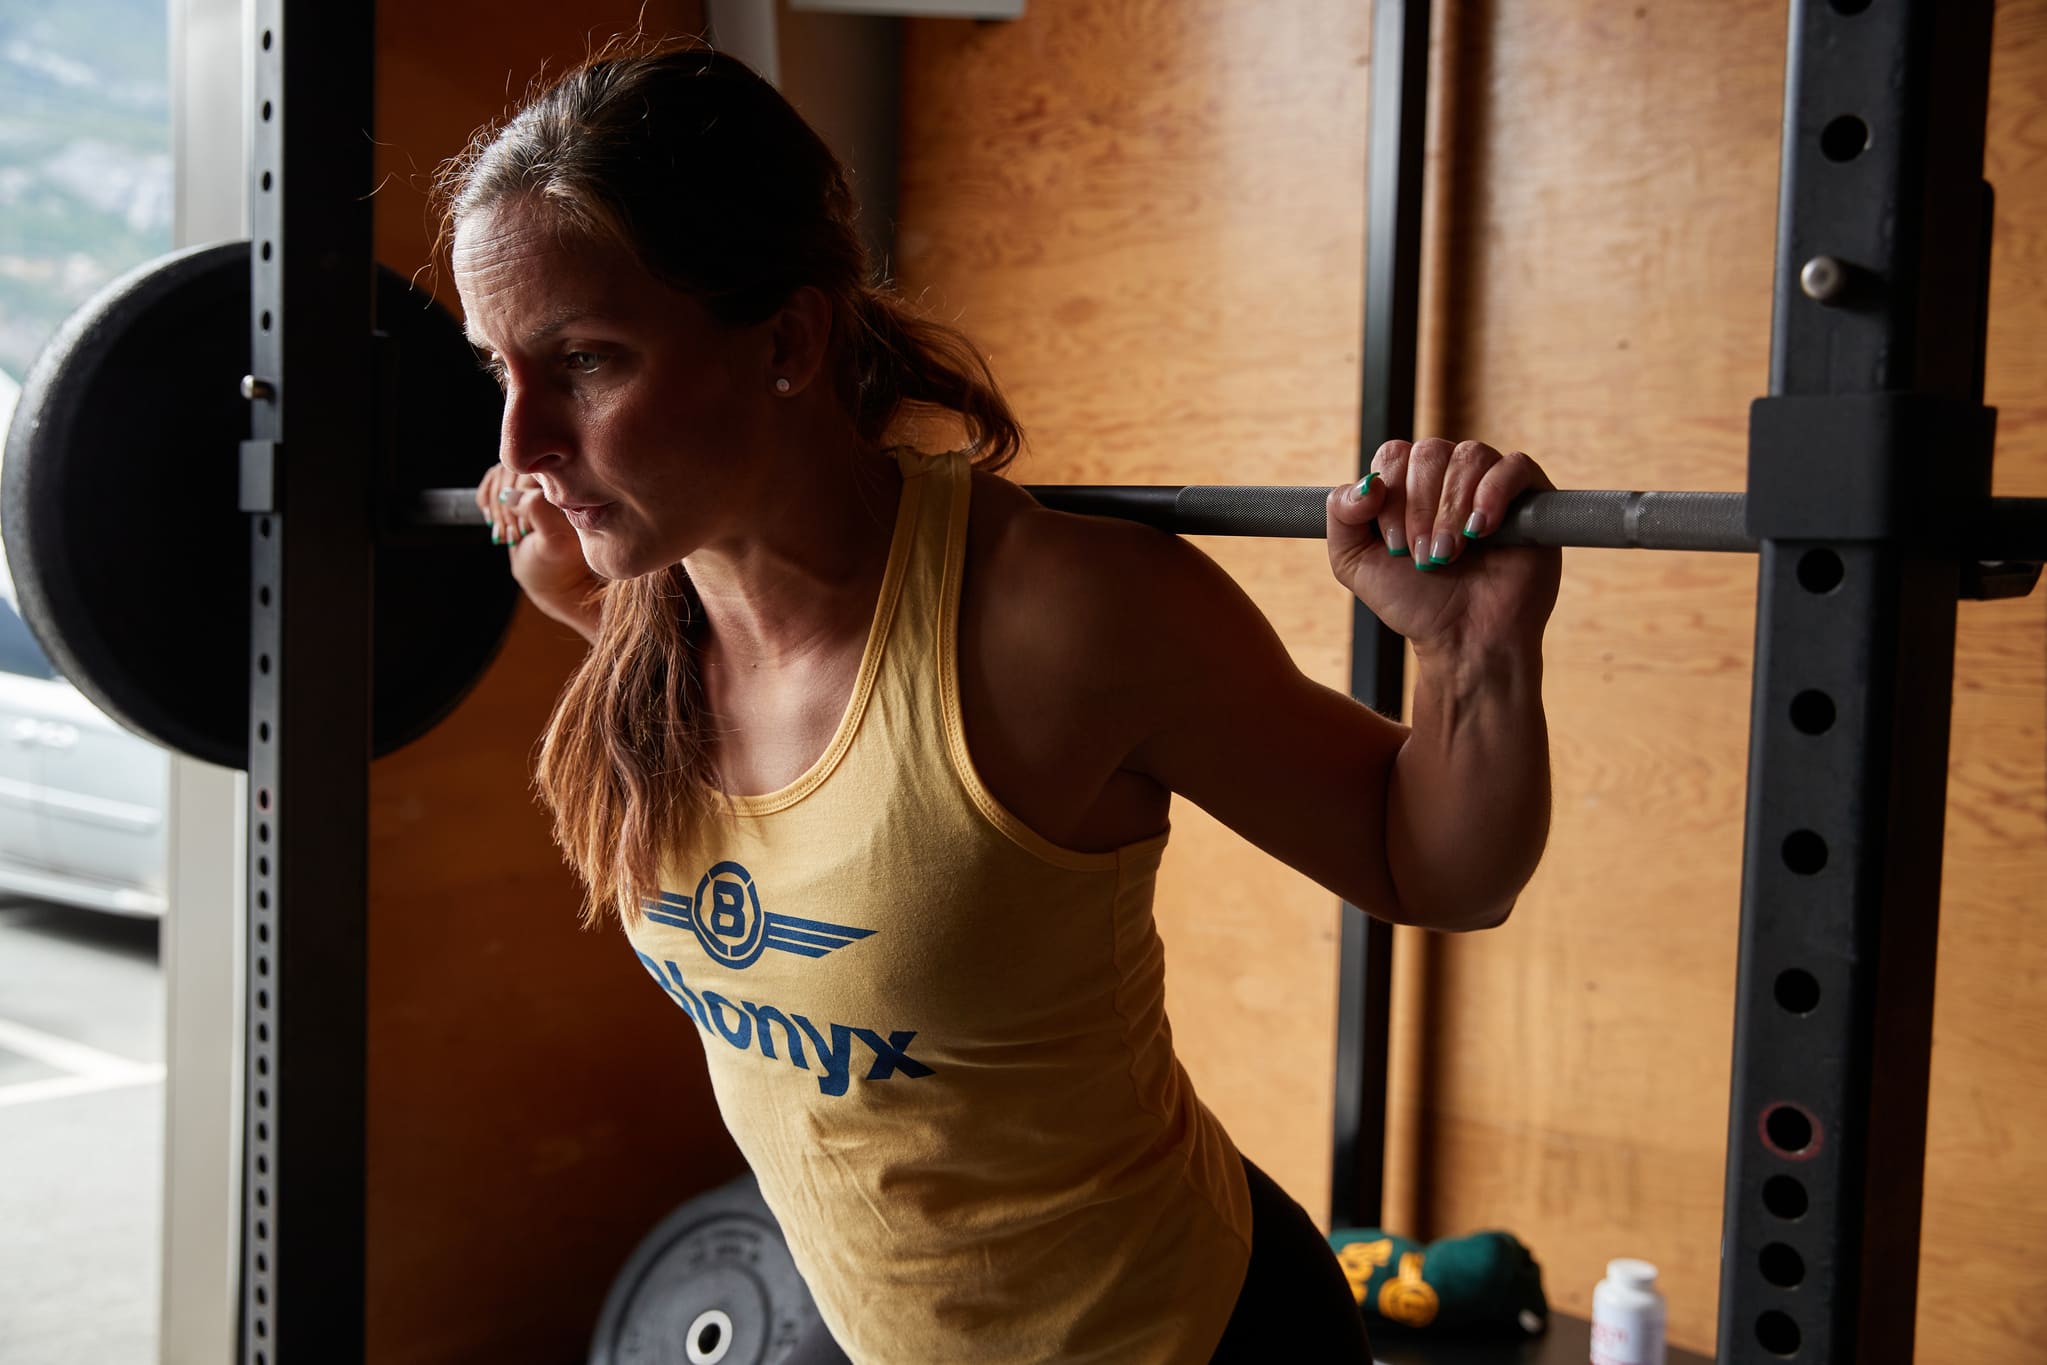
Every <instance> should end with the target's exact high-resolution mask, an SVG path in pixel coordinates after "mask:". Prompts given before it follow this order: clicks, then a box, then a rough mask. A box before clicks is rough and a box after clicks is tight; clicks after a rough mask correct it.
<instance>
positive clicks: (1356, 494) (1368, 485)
mask: <svg viewBox="0 0 2047 1365" xmlns="http://www.w3.org/2000/svg"><path fill="white" fill-rule="evenodd" d="M1378 477H1380V475H1379V471H1378V470H1376V469H1375V470H1373V471H1372V472H1371V473H1369V474H1367V475H1365V477H1364V478H1362V479H1360V480H1358V486H1357V487H1356V488H1354V489H1352V490H1351V497H1353V498H1355V499H1357V500H1358V501H1360V502H1362V501H1363V500H1364V499H1365V498H1366V497H1367V496H1368V495H1370V493H1371V491H1372V480H1374V479H1376V478H1378Z"/></svg>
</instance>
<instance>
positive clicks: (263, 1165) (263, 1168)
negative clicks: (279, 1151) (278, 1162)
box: [256, 1152, 270, 1175]
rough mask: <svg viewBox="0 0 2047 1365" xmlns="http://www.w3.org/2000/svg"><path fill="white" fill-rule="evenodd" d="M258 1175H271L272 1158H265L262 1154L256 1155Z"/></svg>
mask: <svg viewBox="0 0 2047 1365" xmlns="http://www.w3.org/2000/svg"><path fill="white" fill-rule="evenodd" d="M256 1174H257V1175H269V1174H270V1158H269V1157H267V1156H264V1155H263V1154H262V1153H261V1152H258V1153H257V1154H256Z"/></svg>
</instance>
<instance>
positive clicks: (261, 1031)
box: [256, 925, 270, 1142]
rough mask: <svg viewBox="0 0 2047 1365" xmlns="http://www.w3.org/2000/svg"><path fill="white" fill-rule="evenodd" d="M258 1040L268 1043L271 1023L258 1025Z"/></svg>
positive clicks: (260, 1135)
mask: <svg viewBox="0 0 2047 1365" xmlns="http://www.w3.org/2000/svg"><path fill="white" fill-rule="evenodd" d="M264 927H265V928H268V927H269V926H268V925H265V926H264ZM256 1041H257V1042H259V1043H267V1042H269V1041H270V1025H268V1024H258V1025H256ZM262 1138H263V1134H262V1133H260V1132H259V1133H257V1134H256V1139H257V1141H259V1142H260V1141H261V1140H262Z"/></svg>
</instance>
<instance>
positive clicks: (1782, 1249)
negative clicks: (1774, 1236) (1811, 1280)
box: [1756, 1242, 1805, 1289]
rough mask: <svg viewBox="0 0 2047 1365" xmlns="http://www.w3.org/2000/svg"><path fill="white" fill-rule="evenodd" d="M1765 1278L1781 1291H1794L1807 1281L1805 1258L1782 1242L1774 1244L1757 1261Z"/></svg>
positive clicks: (1764, 1250) (1765, 1249) (1766, 1248)
mask: <svg viewBox="0 0 2047 1365" xmlns="http://www.w3.org/2000/svg"><path fill="white" fill-rule="evenodd" d="M1756 1265H1757V1268H1758V1269H1760V1270H1761V1271H1762V1272H1763V1278H1764V1279H1766V1280H1768V1281H1769V1282H1770V1283H1771V1284H1774V1285H1776V1286H1777V1287H1778V1288H1779V1289H1793V1288H1796V1287H1797V1286H1798V1284H1799V1283H1800V1282H1801V1281H1802V1280H1804V1279H1805V1258H1804V1257H1803V1256H1800V1255H1799V1254H1798V1253H1797V1252H1796V1251H1794V1250H1793V1249H1792V1248H1790V1247H1788V1246H1786V1245H1784V1243H1782V1242H1772V1243H1770V1244H1769V1245H1768V1246H1766V1247H1764V1248H1763V1252H1762V1255H1761V1256H1759V1257H1758V1258H1757V1259H1756Z"/></svg>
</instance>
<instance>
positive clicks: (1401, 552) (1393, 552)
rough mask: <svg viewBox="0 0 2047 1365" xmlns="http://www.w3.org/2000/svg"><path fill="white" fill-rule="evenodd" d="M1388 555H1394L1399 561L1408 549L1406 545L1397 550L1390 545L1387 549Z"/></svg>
mask: <svg viewBox="0 0 2047 1365" xmlns="http://www.w3.org/2000/svg"><path fill="white" fill-rule="evenodd" d="M1386 553H1387V554H1389V555H1392V556H1393V557H1394V558H1395V559H1398V558H1400V557H1401V556H1402V555H1404V554H1406V553H1407V547H1406V546H1405V545H1402V546H1400V547H1399V548H1397V549H1396V548H1395V547H1393V546H1391V545H1388V546H1387V547H1386Z"/></svg>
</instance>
